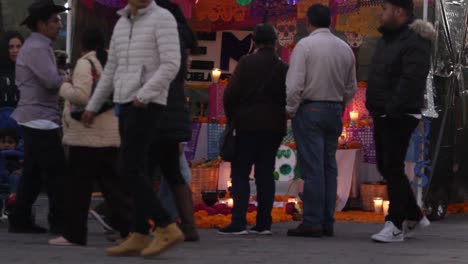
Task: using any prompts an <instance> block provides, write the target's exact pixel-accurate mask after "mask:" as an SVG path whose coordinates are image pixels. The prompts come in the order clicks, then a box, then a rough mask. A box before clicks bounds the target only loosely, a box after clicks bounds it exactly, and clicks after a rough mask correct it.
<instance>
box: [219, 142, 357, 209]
mask: <svg viewBox="0 0 468 264" xmlns="http://www.w3.org/2000/svg"><path fill="white" fill-rule="evenodd" d="M361 159H362V151H361V150H359V149H347V150H338V151H337V152H336V160H337V163H338V190H337V210H338V211H341V210H342V209H343V208H344V206H345V205H346V202H347V201H348V198H349V197H350V196H351V197H357V195H358V193H359V185H358V175H359V171H360V165H361ZM230 177H231V164H230V163H229V162H223V163H222V164H221V166H220V169H219V182H218V188H219V189H221V190H225V189H227V182H228V181H230ZM251 178H253V173H252V174H251ZM250 185H251V188H250V189H251V193H252V194H255V193H256V190H255V183H254V182H253V181H251V184H250ZM302 186H303V182H302V180H295V181H288V182H279V181H278V182H276V193H277V194H289V195H297V193H298V192H300V191H302Z"/></svg>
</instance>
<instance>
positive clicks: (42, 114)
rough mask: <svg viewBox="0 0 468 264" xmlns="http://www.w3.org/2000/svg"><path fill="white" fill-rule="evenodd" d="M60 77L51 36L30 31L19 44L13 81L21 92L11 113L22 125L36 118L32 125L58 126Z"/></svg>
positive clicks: (61, 79)
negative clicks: (27, 36)
mask: <svg viewBox="0 0 468 264" xmlns="http://www.w3.org/2000/svg"><path fill="white" fill-rule="evenodd" d="M63 80H64V77H63V76H61V75H60V73H59V70H58V68H57V63H56V60H55V56H54V51H53V49H52V40H51V39H49V38H47V37H46V36H44V35H42V34H39V33H36V32H33V33H32V34H31V35H30V37H29V38H28V39H27V40H26V41H25V43H24V45H23V47H22V48H21V50H20V53H19V55H18V59H17V62H16V85H17V86H18V89H19V91H20V94H21V96H20V101H19V102H18V107H17V108H16V109H15V111H14V112H13V115H12V117H13V118H14V119H15V120H16V121H17V122H18V123H19V124H22V125H25V126H28V123H29V122H31V121H38V120H39V121H40V122H39V124H40V125H39V126H37V124H38V122H32V123H31V124H35V125H33V126H31V127H33V128H37V129H51V128H56V127H58V125H57V124H60V109H59V104H58V102H59V95H58V92H59V88H60V86H61V84H62V83H63ZM44 120H45V121H44ZM51 123H54V124H56V125H57V126H54V125H51ZM41 124H46V125H41Z"/></svg>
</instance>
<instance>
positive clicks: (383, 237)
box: [372, 221, 405, 243]
mask: <svg viewBox="0 0 468 264" xmlns="http://www.w3.org/2000/svg"><path fill="white" fill-rule="evenodd" d="M372 240H374V241H376V242H383V243H393V242H403V241H405V235H404V233H403V231H402V230H400V229H398V228H397V227H396V226H395V225H394V224H393V222H391V221H387V222H385V226H384V228H383V229H382V230H380V232H379V233H377V234H375V235H373V236H372Z"/></svg>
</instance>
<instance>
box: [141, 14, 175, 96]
mask: <svg viewBox="0 0 468 264" xmlns="http://www.w3.org/2000/svg"><path fill="white" fill-rule="evenodd" d="M161 14H162V16H163V18H161V19H160V21H161V23H157V24H156V27H155V32H154V33H155V34H156V45H157V47H158V51H159V57H160V66H159V68H158V69H157V70H156V72H155V74H154V75H153V76H152V77H151V79H150V80H149V81H148V82H146V83H145V85H144V86H143V87H142V88H141V89H140V90H139V91H138V94H137V99H138V100H139V101H140V102H142V103H144V104H147V103H149V102H151V101H152V99H154V98H156V97H157V96H159V95H160V94H161V93H162V92H165V93H166V94H167V91H169V86H170V83H171V82H172V80H174V78H175V77H176V75H177V73H178V72H179V68H180V57H181V54H180V43H179V42H180V40H179V33H178V30H177V23H176V20H175V18H174V17H173V16H172V15H171V14H170V13H169V12H168V11H166V10H164V12H161Z"/></svg>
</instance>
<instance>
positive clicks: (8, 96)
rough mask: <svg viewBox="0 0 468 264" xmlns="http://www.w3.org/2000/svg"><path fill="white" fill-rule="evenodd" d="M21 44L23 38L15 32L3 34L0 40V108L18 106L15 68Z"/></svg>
mask: <svg viewBox="0 0 468 264" xmlns="http://www.w3.org/2000/svg"><path fill="white" fill-rule="evenodd" d="M23 43H24V38H23V36H21V34H20V33H18V32H16V31H7V32H5V34H4V35H3V36H2V38H1V40H0V108H1V107H16V105H17V104H18V100H19V91H18V87H17V86H16V83H15V78H16V76H15V67H16V58H17V56H18V53H19V51H20V49H21V46H22V45H23Z"/></svg>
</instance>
